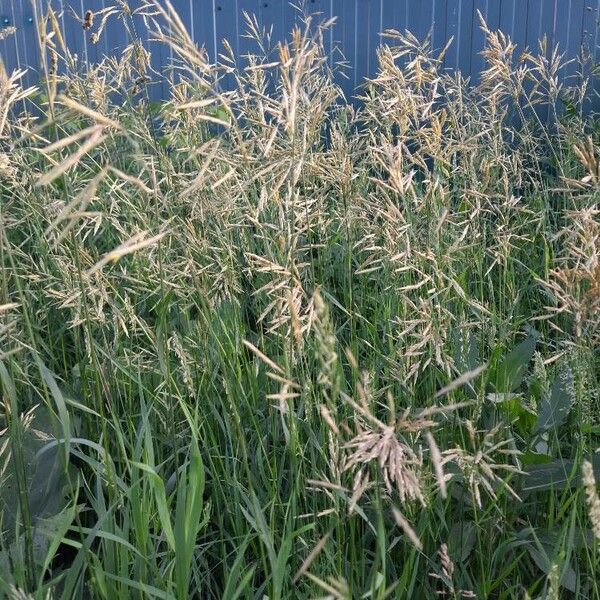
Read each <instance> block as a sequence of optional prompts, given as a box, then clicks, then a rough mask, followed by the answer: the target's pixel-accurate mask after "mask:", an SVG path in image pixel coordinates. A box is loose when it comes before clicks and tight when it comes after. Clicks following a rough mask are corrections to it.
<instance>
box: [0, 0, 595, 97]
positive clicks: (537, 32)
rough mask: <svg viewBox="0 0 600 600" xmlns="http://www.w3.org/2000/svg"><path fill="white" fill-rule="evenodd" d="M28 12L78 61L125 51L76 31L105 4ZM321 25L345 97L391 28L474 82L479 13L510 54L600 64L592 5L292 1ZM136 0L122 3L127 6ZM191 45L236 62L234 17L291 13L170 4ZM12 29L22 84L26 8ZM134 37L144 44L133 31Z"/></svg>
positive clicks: (58, 2) (33, 49)
mask: <svg viewBox="0 0 600 600" xmlns="http://www.w3.org/2000/svg"><path fill="white" fill-rule="evenodd" d="M34 1H35V2H37V3H38V10H41V9H42V7H43V6H44V5H46V4H47V2H48V1H50V2H51V3H52V5H53V7H54V9H55V10H56V11H57V13H58V14H59V15H60V22H61V25H62V27H63V30H64V37H65V38H66V40H67V43H68V44H69V47H70V48H71V49H72V50H73V51H74V52H77V53H78V55H79V56H80V57H81V58H82V60H83V62H84V63H85V62H94V61H97V60H99V59H100V58H101V57H102V56H103V55H105V54H110V53H118V52H119V51H120V50H121V49H122V48H124V47H125V46H126V45H127V43H128V37H127V36H128V34H127V32H126V29H125V27H124V26H123V24H122V22H121V21H119V20H118V19H113V20H112V21H111V22H110V25H109V27H107V29H106V31H105V32H104V34H103V35H102V37H101V39H100V41H99V42H98V43H97V44H93V43H92V42H91V34H92V33H93V29H91V30H88V31H84V29H83V27H82V24H81V21H79V20H78V19H77V18H76V16H78V17H79V18H80V19H81V18H82V16H83V15H84V13H85V12H86V11H87V10H91V11H99V10H102V9H103V8H107V7H108V6H111V5H113V4H115V3H116V2H115V0H34ZM301 1H304V3H305V7H306V8H307V9H308V10H309V11H310V12H314V13H320V14H321V15H322V16H323V18H328V17H332V16H335V17H337V22H336V24H335V26H334V27H333V28H332V30H331V32H330V33H329V34H328V36H327V39H326V44H327V46H328V49H329V50H330V51H331V55H332V57H333V56H335V49H339V51H340V52H341V53H342V54H343V55H344V56H345V58H346V60H347V61H348V64H349V65H350V70H349V71H348V74H349V77H348V78H347V79H344V80H342V85H343V87H344V89H345V91H346V92H347V93H350V94H351V93H352V92H353V90H354V89H356V87H357V85H359V84H360V82H361V81H362V79H363V78H364V77H365V76H368V75H371V74H373V72H374V70H375V68H376V52H375V49H376V47H377V46H378V44H379V43H380V41H381V37H380V32H381V31H383V30H385V29H388V28H394V29H399V30H406V29H408V30H410V31H412V32H413V33H414V34H416V35H417V36H419V37H424V36H426V35H427V34H428V33H430V32H431V36H432V44H433V46H434V47H437V48H441V47H443V46H444V45H445V43H446V41H447V40H448V39H449V38H450V37H453V38H454V42H453V44H452V46H451V48H450V50H449V52H448V55H447V57H446V65H447V67H449V68H456V67H458V68H460V69H461V70H462V72H463V73H464V74H466V75H472V76H476V75H477V73H478V72H479V71H480V70H481V68H482V66H483V59H482V57H481V55H480V52H481V50H482V49H483V46H484V36H483V34H482V32H481V30H480V28H479V21H478V16H477V11H480V12H481V14H482V15H483V16H484V18H485V19H486V21H487V22H488V24H489V26H490V27H491V28H498V29H501V30H502V31H503V32H505V33H506V34H508V35H510V36H511V38H512V39H513V40H514V41H515V42H516V43H517V44H518V45H519V47H520V48H525V47H526V46H530V47H533V46H536V45H537V41H538V40H539V39H540V38H541V37H542V36H546V37H547V39H548V42H549V46H551V45H552V44H559V48H560V49H561V50H562V51H563V52H565V53H566V56H567V57H569V58H575V57H577V56H578V55H579V54H580V53H581V52H582V51H583V52H586V53H588V54H589V55H591V56H592V57H594V58H600V52H599V50H598V45H599V43H600V39H599V38H598V33H599V27H598V21H599V18H600V0H296V4H298V2H301ZM136 2H139V0H129V3H130V5H131V6H135V4H136ZM172 3H173V5H174V6H175V7H176V8H177V10H178V11H179V13H180V15H181V18H182V19H183V21H184V22H185V23H186V25H187V26H188V29H189V31H190V33H191V34H192V36H193V38H194V39H195V40H196V41H197V42H198V43H199V44H202V45H204V46H205V47H206V48H207V50H208V52H209V54H210V56H211V58H213V59H214V58H215V56H217V54H218V53H219V51H220V48H221V40H222V39H223V38H227V40H229V42H230V43H231V45H232V46H233V48H234V50H235V51H236V53H237V54H238V55H243V54H244V53H247V52H249V51H252V50H253V48H252V42H251V41H250V40H248V39H247V38H246V37H245V35H244V34H245V23H244V18H243V12H244V11H246V12H248V13H253V14H255V15H256V16H257V18H258V20H259V22H260V23H261V24H262V25H264V26H266V27H267V28H269V29H272V38H273V39H274V40H280V39H283V38H284V37H286V35H287V34H288V32H289V31H290V30H291V28H292V26H293V23H294V21H295V20H296V19H297V18H298V10H297V9H296V8H294V7H293V6H291V5H290V3H289V2H288V0H172ZM2 27H15V28H16V33H15V34H14V35H11V36H9V37H7V38H6V39H4V40H2V41H0V55H1V57H2V59H3V61H4V63H5V65H6V66H7V67H8V69H13V68H15V67H17V66H19V67H29V68H30V73H29V75H28V77H29V81H30V82H31V81H34V80H35V79H36V77H37V75H36V67H37V65H38V63H39V59H38V53H39V51H38V47H37V37H36V33H35V19H34V9H33V6H32V4H31V0H0V28H2ZM137 27H138V30H137V32H136V34H137V35H139V36H140V37H142V38H147V31H146V29H145V26H144V24H143V22H141V21H140V22H139V23H138V24H137ZM149 45H150V48H151V49H152V51H153V59H152V60H153V66H154V67H155V68H156V69H158V70H162V68H163V67H164V66H166V65H167V64H168V63H169V60H170V57H169V56H168V52H167V50H166V49H165V48H164V47H162V46H161V45H158V44H152V43H149ZM576 69H577V67H576V65H575V64H572V65H571V66H569V67H568V68H567V73H566V74H567V75H571V74H574V73H575V72H576ZM166 92H167V88H166V85H164V84H163V85H162V87H161V86H160V85H159V86H158V87H157V89H155V92H154V94H155V95H156V96H159V97H160V96H161V95H164V94H166Z"/></svg>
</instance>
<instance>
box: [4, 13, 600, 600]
mask: <svg viewBox="0 0 600 600" xmlns="http://www.w3.org/2000/svg"><path fill="white" fill-rule="evenodd" d="M118 4H119V3H118ZM131 4H132V3H130V5H131ZM114 10H115V11H116V12H111V11H108V13H110V14H108V13H107V14H108V16H107V17H106V18H107V19H108V21H107V22H106V23H104V25H106V26H108V25H109V24H110V19H112V18H117V17H119V18H121V19H122V20H123V23H125V24H126V27H127V28H128V31H129V35H130V41H131V43H132V45H131V46H129V47H128V49H127V50H126V51H125V52H124V54H123V56H122V57H120V59H118V60H116V61H105V62H104V63H103V64H101V65H90V66H88V67H87V68H86V70H85V72H83V71H82V70H81V65H80V64H79V63H78V62H77V61H76V60H75V58H74V56H73V55H71V54H70V53H68V52H67V51H66V48H61V47H60V44H61V40H60V39H59V36H58V35H57V34H56V31H50V30H51V29H52V23H53V22H54V21H53V18H52V14H50V15H49V19H46V20H43V21H42V24H41V25H40V26H41V27H46V28H47V29H48V31H46V32H45V35H43V36H42V37H41V39H42V43H43V44H45V46H44V48H43V50H44V52H46V53H47V54H48V56H49V57H50V59H52V57H53V56H55V55H56V60H59V61H60V65H59V66H60V69H59V72H60V73H64V75H61V77H60V78H58V79H57V78H54V77H53V75H52V73H49V72H48V73H47V77H46V78H45V79H44V81H43V82H42V85H41V87H42V88H43V91H41V92H40V91H38V92H35V93H34V92H31V91H28V90H23V89H22V88H20V86H19V82H18V77H17V76H15V77H13V78H12V79H11V78H10V77H8V76H5V75H4V74H1V75H0V78H1V79H2V84H3V86H4V87H2V89H7V90H10V94H0V103H1V105H0V108H1V109H2V110H1V111H0V113H1V114H7V115H10V117H9V118H8V119H7V121H6V124H5V125H4V126H3V127H4V128H3V129H1V130H0V142H1V143H2V147H3V148H5V147H6V148H7V149H9V151H7V152H6V154H0V269H1V272H2V279H1V280H0V294H1V298H0V380H1V385H2V405H1V410H0V415H1V419H2V421H1V424H0V484H1V486H0V502H1V504H0V507H1V509H0V595H1V596H2V597H7V598H25V597H27V598H29V597H32V598H35V599H36V600H38V599H39V600H42V599H46V598H56V599H58V598H60V599H64V600H71V599H79V598H81V599H83V598H99V599H104V600H115V599H116V598H118V599H121V598H124V599H127V598H132V599H136V600H137V599H139V600H141V599H142V598H164V599H173V600H183V599H185V598H202V599H204V598H206V599H209V600H210V599H220V598H224V599H226V600H250V599H255V598H256V599H259V600H260V599H263V598H273V599H287V598H290V599H291V598H294V599H295V598H299V599H310V598H315V597H320V596H323V595H327V597H328V598H334V599H350V598H371V599H378V600H382V599H384V598H396V599H398V600H400V599H404V598H407V599H408V598H431V599H433V598H439V597H447V598H469V597H477V598H490V599H498V600H500V599H508V598H526V597H529V598H540V599H541V598H547V597H549V598H558V597H560V598H563V597H564V598H590V599H592V598H598V597H600V583H599V582H600V578H599V577H598V573H599V572H600V571H599V569H600V553H599V552H598V542H597V541H596V540H595V539H594V537H593V535H594V534H593V528H592V527H590V518H591V517H593V515H594V514H595V513H594V510H593V508H594V507H593V506H592V504H593V503H592V502H591V501H590V500H589V498H590V497H592V496H593V493H592V492H591V491H590V490H591V489H592V488H593V485H589V482H588V483H586V488H585V493H584V489H583V483H584V482H582V478H581V474H580V465H581V463H582V461H583V460H584V459H589V460H590V462H591V464H592V472H593V474H594V475H595V477H596V479H597V480H600V460H599V455H598V454H597V453H596V452H595V451H596V449H597V448H598V447H599V446H600V421H599V416H598V415H599V414H600V406H599V402H600V398H599V396H598V389H600V381H599V372H600V369H599V367H600V359H599V356H600V355H599V354H598V344H599V343H600V317H599V315H600V311H599V310H598V309H599V306H598V294H597V292H598V290H600V282H599V279H598V277H599V276H600V275H599V273H600V271H598V269H597V265H598V262H599V259H600V258H599V257H600V245H599V240H600V223H599V220H598V198H599V197H600V179H599V173H600V168H599V165H600V158H599V151H598V135H599V131H598V128H597V125H596V123H595V121H594V119H593V118H592V117H590V118H589V119H587V120H584V119H583V118H582V117H581V115H582V111H581V110H580V109H581V106H582V105H583V103H584V102H585V101H586V95H585V94H584V90H585V89H586V88H585V85H582V87H581V88H580V89H576V90H570V91H568V93H567V90H566V89H564V88H561V89H562V90H563V91H564V92H565V93H564V94H563V93H562V92H561V94H560V95H561V97H562V96H564V97H568V98H569V99H570V100H569V101H570V103H571V104H570V105H569V107H568V110H566V111H564V110H562V112H561V106H562V104H561V100H559V99H558V95H559V94H558V91H556V89H555V88H556V84H555V82H556V81H560V74H561V66H560V64H561V61H560V59H559V57H558V56H556V60H553V61H552V62H551V63H548V61H547V59H546V56H547V55H546V53H545V52H542V54H541V55H540V56H536V55H534V54H525V55H523V57H522V61H521V62H519V63H518V64H516V63H513V58H512V57H513V50H512V49H511V44H510V42H509V41H508V40H507V39H506V38H504V37H503V36H501V35H499V34H498V33H496V32H492V31H489V30H487V28H486V27H485V26H484V34H485V35H486V38H487V46H486V55H485V60H486V65H487V66H486V69H485V71H484V73H483V74H482V77H481V81H480V83H478V85H477V87H475V86H473V85H471V84H470V83H468V82H465V81H464V80H462V78H460V77H458V76H456V75H455V74H450V73H447V72H446V71H445V70H444V61H443V56H439V55H437V54H436V53H435V52H434V51H432V50H431V48H430V47H429V45H428V42H421V41H419V40H417V39H416V38H414V37H413V36H411V35H409V34H395V33H391V34H390V35H391V37H390V38H387V40H388V42H389V44H390V45H389V46H383V47H382V49H381V52H380V55H379V71H378V73H377V74H376V76H374V78H373V80H372V81H370V82H369V83H368V85H367V86H366V87H365V96H364V97H363V98H361V104H360V107H359V108H357V107H356V106H354V105H351V104H350V103H348V102H347V101H346V100H345V99H344V98H343V97H342V95H341V92H340V90H339V88H338V87H337V86H336V84H335V83H334V81H335V80H334V78H333V74H332V72H331V70H330V61H329V60H328V59H329V57H328V56H327V55H326V53H325V50H324V47H323V39H324V35H325V31H326V30H327V27H329V25H330V24H318V23H316V22H314V21H313V22H312V23H308V24H306V27H305V28H300V29H297V30H295V31H294V32H293V34H292V35H291V39H290V41H289V43H287V44H283V45H281V46H279V47H277V48H275V47H274V46H272V45H271V46H272V48H273V49H270V42H269V39H268V36H266V35H263V33H264V32H261V30H260V28H259V27H258V26H257V24H256V23H255V22H254V21H252V20H251V19H250V20H249V22H248V28H249V31H250V34H251V35H252V36H253V37H255V38H256V39H257V41H258V47H260V48H261V55H260V56H251V57H247V58H245V59H244V61H245V62H242V63H240V62H239V60H240V57H233V56H227V53H228V50H227V48H225V49H224V52H225V55H224V56H222V62H221V64H218V65H212V64H210V62H209V61H208V58H207V56H206V53H205V52H204V51H203V50H202V49H198V48H197V47H195V45H194V44H193V43H192V42H191V40H190V39H189V37H188V36H187V34H186V33H185V32H184V31H182V29H181V26H180V23H179V21H178V20H177V18H176V16H175V15H174V14H173V12H172V11H171V9H170V8H169V7H168V5H167V4H166V3H162V2H158V3H154V2H150V3H140V6H139V7H136V8H133V9H132V10H133V11H134V14H130V13H129V12H128V10H127V9H126V8H125V7H124V6H123V7H120V8H115V9H114ZM137 18H145V19H146V20H148V21H153V20H156V24H158V25H160V30H158V28H157V31H156V32H155V34H156V36H155V37H156V38H157V43H163V44H166V45H167V47H168V48H169V52H170V53H173V55H174V56H176V57H177V61H179V62H177V65H178V70H177V72H176V73H173V82H175V81H176V82H177V83H173V84H172V87H171V92H172V94H171V97H170V99H169V101H168V102H164V103H154V102H150V101H149V96H148V88H150V87H151V86H152V85H154V84H155V83H157V82H156V81H155V79H154V78H156V76H157V75H156V74H154V73H153V72H152V70H151V69H150V68H149V62H148V60H149V57H148V56H147V55H145V54H144V51H143V50H142V48H141V47H140V46H139V45H136V44H137V42H138V40H137V37H136V33H135V22H136V19H137ZM56 22H58V21H56ZM96 27H99V25H96ZM94 33H101V32H99V31H98V30H94ZM246 67H247V68H246ZM584 83H585V82H584ZM161 85H162V83H161ZM227 86H230V87H227ZM0 87H1V86H0ZM224 90H225V91H224ZM442 97H443V98H444V102H441V100H440V99H441V98H442ZM33 108H34V109H35V114H37V115H38V119H37V121H35V120H33V119H32V115H31V114H27V113H26V112H23V111H27V110H31V109H33ZM542 113H544V114H548V115H552V117H553V121H552V123H551V124H550V123H547V122H545V121H543V120H542V119H541V115H542ZM586 499H587V500H586ZM586 502H587V503H586Z"/></svg>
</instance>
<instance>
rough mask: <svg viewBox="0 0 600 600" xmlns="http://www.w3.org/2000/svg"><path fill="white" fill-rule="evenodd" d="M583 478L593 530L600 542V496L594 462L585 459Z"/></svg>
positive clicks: (582, 469) (582, 470)
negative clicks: (599, 494)
mask: <svg viewBox="0 0 600 600" xmlns="http://www.w3.org/2000/svg"><path fill="white" fill-rule="evenodd" d="M581 478H582V481H583V487H584V488H585V496H586V501H587V505H588V512H589V515H590V521H591V523H592V531H593V533H594V537H595V538H596V540H598V541H599V542H600V497H599V496H598V489H597V487H596V478H595V477H594V468H593V466H592V463H591V462H589V461H588V460H584V461H583V464H582V465H581Z"/></svg>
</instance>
